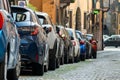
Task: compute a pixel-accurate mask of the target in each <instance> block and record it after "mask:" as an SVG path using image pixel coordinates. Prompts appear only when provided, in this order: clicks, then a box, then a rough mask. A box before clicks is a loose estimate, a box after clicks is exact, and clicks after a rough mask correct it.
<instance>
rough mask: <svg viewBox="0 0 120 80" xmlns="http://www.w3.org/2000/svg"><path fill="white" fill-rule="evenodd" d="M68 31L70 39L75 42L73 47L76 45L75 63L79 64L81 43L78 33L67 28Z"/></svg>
mask: <svg viewBox="0 0 120 80" xmlns="http://www.w3.org/2000/svg"><path fill="white" fill-rule="evenodd" d="M66 30H67V31H68V33H69V35H70V37H71V40H72V42H73V45H74V49H75V50H74V58H75V62H78V61H79V60H80V43H79V40H78V38H77V36H76V33H75V29H72V28H66Z"/></svg>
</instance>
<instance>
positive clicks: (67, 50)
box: [56, 25, 74, 63]
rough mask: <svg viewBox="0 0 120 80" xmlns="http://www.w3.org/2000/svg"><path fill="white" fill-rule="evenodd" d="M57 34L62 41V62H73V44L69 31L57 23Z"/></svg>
mask: <svg viewBox="0 0 120 80" xmlns="http://www.w3.org/2000/svg"><path fill="white" fill-rule="evenodd" d="M56 28H57V29H58V34H59V36H60V37H61V38H62V40H63V41H64V62H65V63H68V62H70V63H74V46H73V44H72V41H71V39H70V36H69V33H68V32H67V30H66V29H65V27H63V26H62V25H57V27H56Z"/></svg>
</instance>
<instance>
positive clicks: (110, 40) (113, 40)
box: [104, 35, 120, 48]
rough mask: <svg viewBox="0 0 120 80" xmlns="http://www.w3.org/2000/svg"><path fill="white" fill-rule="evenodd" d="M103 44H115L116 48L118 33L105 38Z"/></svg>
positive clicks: (119, 39)
mask: <svg viewBox="0 0 120 80" xmlns="http://www.w3.org/2000/svg"><path fill="white" fill-rule="evenodd" d="M104 45H105V46H115V47H116V48H117V47H118V46H120V35H114V36H111V37H109V38H107V39H106V40H105V41H104Z"/></svg>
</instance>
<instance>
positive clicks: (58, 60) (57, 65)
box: [56, 58, 60, 68]
mask: <svg viewBox="0 0 120 80" xmlns="http://www.w3.org/2000/svg"><path fill="white" fill-rule="evenodd" d="M59 67H60V59H59V58H57V60H56V68H59Z"/></svg>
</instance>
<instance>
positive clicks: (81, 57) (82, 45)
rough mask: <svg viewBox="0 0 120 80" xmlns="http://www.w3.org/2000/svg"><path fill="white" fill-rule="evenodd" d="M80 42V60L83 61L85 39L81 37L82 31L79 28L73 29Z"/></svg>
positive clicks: (84, 56)
mask: <svg viewBox="0 0 120 80" xmlns="http://www.w3.org/2000/svg"><path fill="white" fill-rule="evenodd" d="M75 32H76V34H77V37H78V40H79V43H80V59H81V60H82V61H85V59H86V44H85V40H84V39H83V37H82V33H81V32H80V31H79V30H76V31H75Z"/></svg>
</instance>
